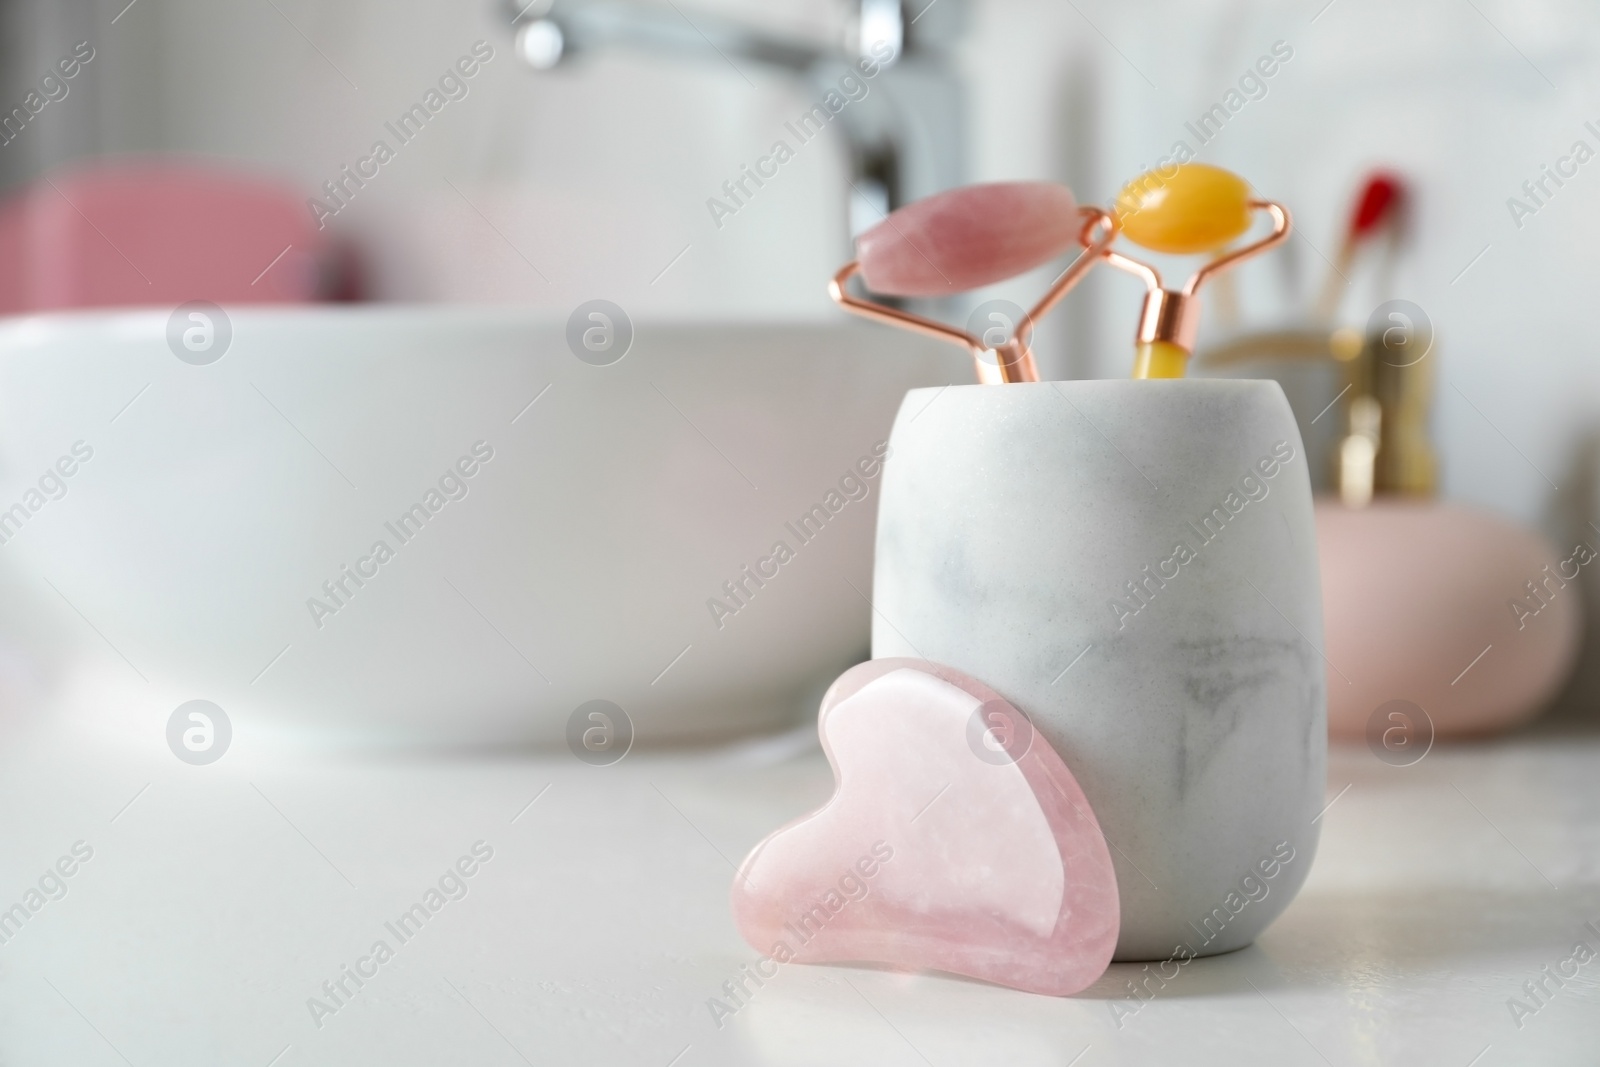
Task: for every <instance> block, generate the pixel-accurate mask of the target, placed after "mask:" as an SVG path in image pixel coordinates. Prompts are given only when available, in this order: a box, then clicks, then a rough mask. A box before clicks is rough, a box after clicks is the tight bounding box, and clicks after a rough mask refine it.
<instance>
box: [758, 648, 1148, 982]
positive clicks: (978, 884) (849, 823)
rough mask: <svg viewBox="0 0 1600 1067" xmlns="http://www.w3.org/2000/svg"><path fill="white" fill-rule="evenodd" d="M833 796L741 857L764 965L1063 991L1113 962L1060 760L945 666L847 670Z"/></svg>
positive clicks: (835, 720) (1097, 837)
mask: <svg viewBox="0 0 1600 1067" xmlns="http://www.w3.org/2000/svg"><path fill="white" fill-rule="evenodd" d="M818 730H819V732H820V734H821V736H822V747H823V751H824V752H826V753H827V756H828V761H829V763H831V764H832V766H833V773H834V779H835V782H836V787H835V790H834V794H833V797H832V798H831V799H830V800H829V801H828V803H826V804H824V805H823V806H822V807H821V808H820V809H819V810H817V811H815V812H812V813H811V814H810V815H807V816H804V817H803V818H800V819H798V820H796V821H794V822H792V823H790V824H789V825H787V826H785V827H783V828H782V829H779V830H777V831H776V832H774V833H773V834H771V835H770V836H768V837H767V839H766V840H764V841H762V842H761V843H760V844H759V845H757V846H756V847H755V849H754V850H752V851H751V853H750V855H749V856H747V857H745V861H744V863H743V864H742V865H741V867H740V869H739V875H738V877H737V878H736V879H735V881H734V885H733V894H732V897H733V917H734V922H735V923H736V924H737V925H738V927H739V932H740V933H741V934H742V935H743V936H744V939H745V940H746V941H748V942H749V943H750V945H751V946H752V947H753V948H755V949H756V951H758V952H761V953H763V954H766V955H768V956H770V957H771V958H772V959H774V960H777V961H778V962H788V961H789V960H791V959H792V960H798V961H801V962H805V963H826V962H837V961H846V960H850V961H859V962H875V963H886V964H890V965H893V966H896V967H902V968H909V969H915V970H938V971H947V972H950V973H953V974H962V975H968V976H971V977H973V978H981V979H984V980H985V981H989V982H995V983H998V984H1000V985H1006V986H1012V987H1014V988H1016V989H1025V990H1028V991H1030V992H1034V993H1045V994H1049V995H1052V996H1065V995H1067V994H1070V993H1076V992H1078V991H1079V990H1081V989H1084V988H1085V987H1087V986H1088V985H1090V984H1091V983H1092V982H1094V980H1095V979H1096V978H1098V977H1099V976H1100V975H1101V974H1102V973H1103V972H1104V971H1105V969H1106V965H1107V964H1109V963H1110V962H1111V954H1112V951H1113V950H1114V949H1115V948H1116V943H1117V932H1118V926H1119V923H1120V909H1119V906H1118V902H1117V881H1116V874H1115V873H1114V872H1113V870H1112V866H1111V856H1110V853H1108V852H1107V851H1106V844H1105V838H1104V837H1103V836H1102V835H1101V833H1100V825H1099V823H1098V822H1096V821H1095V817H1094V813H1093V812H1092V811H1091V810H1090V808H1089V802H1088V800H1087V799H1086V798H1085V797H1084V795H1083V790H1081V789H1080V788H1079V787H1078V783H1077V781H1076V780H1075V779H1074V778H1073V777H1072V772H1070V771H1069V770H1067V767H1066V764H1064V763H1062V762H1061V757H1060V756H1058V755H1056V753H1055V750H1054V749H1052V748H1051V747H1050V745H1049V743H1048V742H1047V741H1045V739H1044V738H1043V737H1041V736H1039V735H1037V734H1035V733H1034V732H1033V730H1032V727H1031V725H1029V723H1028V721H1027V719H1026V718H1025V717H1024V716H1023V715H1022V714H1021V713H1020V712H1018V711H1017V710H1016V709H1015V708H1013V707H1012V706H1011V705H1010V704H1009V703H1007V702H1006V701H1005V700H1004V699H1003V698H1001V697H1000V695H999V694H998V693H996V692H994V691H993V690H992V689H990V688H989V687H988V686H985V685H984V684H983V683H981V682H978V681H976V680H974V679H972V678H969V677H967V676H966V675H964V674H962V673H960V672H959V671H956V670H954V669H952V668H949V667H945V666H941V665H939V664H936V663H929V662H926V661H924V660H915V659H880V660H873V661H871V662H868V663H863V664H861V665H860V666H857V667H854V668H852V669H850V670H849V671H846V672H845V673H844V674H843V675H841V676H840V677H839V679H838V680H837V681H835V682H834V683H833V686H832V687H831V688H830V689H829V690H828V692H827V694H826V695H825V696H824V697H823V700H822V715H821V718H820V720H819V722H818Z"/></svg>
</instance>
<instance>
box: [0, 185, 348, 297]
mask: <svg viewBox="0 0 1600 1067" xmlns="http://www.w3.org/2000/svg"><path fill="white" fill-rule="evenodd" d="M331 263H332V254H331V248H330V244H329V242H328V241H327V240H326V239H325V237H324V236H323V235H322V234H321V233H319V232H318V230H317V228H316V227H315V226H314V225H313V223H312V219H311V215H310V213H309V212H307V210H306V207H305V204H304V202H303V200H302V198H301V197H300V196H299V194H298V193H297V192H296V191H295V190H294V189H293V188H292V187H289V186H286V185H282V184H279V183H278V182H275V181H272V180H270V179H265V178H260V177H256V176H253V175H249V174H242V173H238V172H234V171H229V170H225V169H222V168H218V167H215V166H212V165H208V164H204V163H183V162H163V161H156V160H143V159H134V160H118V161H115V162H95V163H91V164H88V165H82V166H76V167H72V168H70V169H67V170H64V171H60V172H57V173H56V174H53V175H47V176H46V177H43V178H41V179H39V180H38V181H36V182H33V183H32V184H30V185H28V186H26V187H24V188H23V189H21V190H20V191H18V192H16V193H13V194H12V195H11V196H10V197H9V198H7V199H6V200H5V201H4V202H3V203H0V313H16V312H27V311H40V310H47V309H52V308H73V307H127V306H129V305H148V304H156V305H175V304H181V303H184V302H185V301H189V300H210V301H213V302H215V303H218V304H243V303H250V304H261V303H300V302H305V301H311V300H318V299H325V298H326V297H327V295H328V293H329V291H330V289H331V285H330V276H331V273H332V272H331V271H330V269H329V268H330V266H331Z"/></svg>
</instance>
